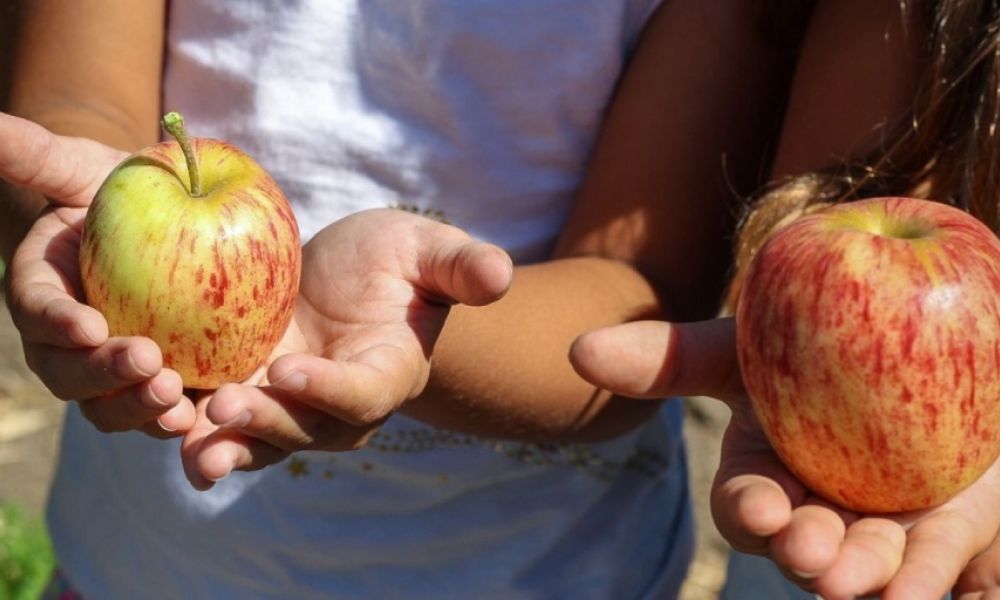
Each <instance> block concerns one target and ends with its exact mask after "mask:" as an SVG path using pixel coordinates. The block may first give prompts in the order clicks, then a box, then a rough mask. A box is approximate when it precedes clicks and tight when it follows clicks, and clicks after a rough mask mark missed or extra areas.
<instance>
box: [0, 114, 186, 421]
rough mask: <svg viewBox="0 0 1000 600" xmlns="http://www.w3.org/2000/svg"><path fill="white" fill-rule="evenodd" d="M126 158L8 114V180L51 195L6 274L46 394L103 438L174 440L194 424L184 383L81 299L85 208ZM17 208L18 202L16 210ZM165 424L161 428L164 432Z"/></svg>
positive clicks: (2, 137) (3, 162)
mask: <svg viewBox="0 0 1000 600" xmlns="http://www.w3.org/2000/svg"><path fill="white" fill-rule="evenodd" d="M124 157H125V153H124V152H121V151H119V150H115V149H113V148H109V147H107V146H104V145H101V144H99V143H97V142H94V141H92V140H87V139H82V138H67V137H62V136H57V135H53V134H51V133H49V132H48V131H46V130H45V129H44V128H42V127H40V126H38V125H36V124H34V123H31V122H30V121H26V120H24V119H19V118H16V117H12V116H10V115H6V114H2V113H0V178H2V179H3V180H5V181H7V182H8V183H10V184H12V185H13V186H16V187H17V188H20V190H18V189H13V190H10V192H11V193H12V194H18V193H23V191H24V190H28V191H31V192H38V193H41V194H44V195H45V196H46V197H47V198H48V199H49V204H50V207H49V208H48V209H46V210H45V212H43V213H42V215H41V216H40V217H39V218H38V220H37V221H36V222H35V223H34V225H33V226H32V227H31V229H30V230H29V232H28V234H27V236H26V237H25V239H24V240H23V241H22V242H21V244H20V245H19V246H18V248H17V251H16V252H15V254H14V257H13V259H12V260H11V263H10V264H9V265H8V266H7V276H6V298H7V304H8V306H9V308H10V312H11V316H12V318H13V320H14V324H15V326H16V327H17V329H18V331H19V332H20V334H21V340H22V343H23V345H24V355H25V359H26V361H27V363H28V365H29V366H30V367H31V369H32V370H33V371H34V372H35V373H36V374H37V375H38V376H39V378H40V379H41V380H42V382H43V383H44V384H45V385H46V387H48V389H49V390H50V391H51V392H52V393H53V394H55V395H56V396H58V397H59V398H63V399H67V400H68V399H73V400H76V401H77V402H78V403H79V405H80V409H81V411H82V412H83V414H84V416H86V417H87V418H88V419H89V420H90V421H91V422H92V423H94V425H95V426H96V427H97V428H98V429H99V430H101V431H105V432H110V431H125V430H131V429H139V430H142V431H145V432H146V433H149V434H150V435H154V436H156V437H169V436H171V435H179V433H177V434H171V433H169V432H167V431H166V430H165V429H164V428H169V429H173V430H175V431H177V432H182V431H184V430H185V429H187V428H189V427H190V426H191V424H192V423H193V420H194V409H193V406H192V404H191V403H190V401H188V400H186V399H183V398H182V385H181V380H180V377H179V376H178V375H177V373H175V372H173V371H169V370H166V369H163V368H162V358H161V356H160V350H159V348H157V346H156V344H154V343H153V342H152V341H151V340H149V339H145V338H114V337H109V336H108V325H107V322H106V321H105V320H104V317H103V316H101V314H100V313H99V312H98V311H96V310H94V309H93V308H91V307H89V306H86V305H85V304H83V303H82V302H81V301H80V299H81V298H82V294H81V292H80V272H79V258H78V251H79V244H80V231H81V227H82V225H83V219H84V216H85V215H86V210H87V209H86V207H87V206H88V205H89V204H90V201H91V199H92V198H93V197H94V194H95V193H96V192H97V189H98V188H99V187H100V184H101V182H103V181H104V178H105V177H106V176H107V174H108V173H109V172H110V171H111V169H112V168H114V166H115V165H116V164H117V163H118V162H119V161H120V160H121V159H122V158H124ZM9 201H13V200H9ZM157 419H159V420H160V422H162V423H163V427H161V426H160V425H158V424H157Z"/></svg>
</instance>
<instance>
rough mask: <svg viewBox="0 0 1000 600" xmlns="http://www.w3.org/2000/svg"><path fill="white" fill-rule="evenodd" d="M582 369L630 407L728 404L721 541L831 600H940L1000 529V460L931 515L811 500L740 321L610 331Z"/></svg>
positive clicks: (718, 480) (717, 496)
mask: <svg viewBox="0 0 1000 600" xmlns="http://www.w3.org/2000/svg"><path fill="white" fill-rule="evenodd" d="M571 358H572V360H573V362H574V365H575V366H576V368H577V370H578V371H579V372H580V374H581V375H582V376H583V377H585V378H586V379H588V380H589V381H591V382H593V383H595V384H597V385H600V386H602V387H605V388H607V389H610V390H613V391H615V392H618V393H620V394H622V395H625V396H631V397H636V398H647V397H664V396H701V395H704V396H712V397H715V398H719V399H720V400H723V401H725V402H726V403H727V404H728V405H729V407H730V408H731V409H732V418H731V421H730V424H729V426H728V428H727V430H726V432H725V435H724V438H723V442H722V443H723V445H722V455H721V460H720V464H719V469H718V471H717V474H716V477H715V481H714V484H713V488H712V494H711V502H712V513H713V517H714V519H715V522H716V525H717V526H718V528H719V531H720V533H721V534H722V535H723V537H725V538H726V540H727V541H729V543H730V544H732V545H733V547H734V548H736V549H737V550H741V551H744V552H749V553H754V554H761V555H765V556H768V557H770V558H771V559H772V560H774V562H775V563H776V564H777V565H778V566H779V567H780V568H781V569H782V571H783V572H784V573H785V574H786V576H787V577H789V578H790V579H792V580H793V581H796V582H797V583H798V584H799V585H800V586H802V587H803V588H805V589H809V590H814V591H816V592H818V593H819V594H820V595H821V596H822V597H824V598H827V599H830V600H835V599H838V598H854V597H856V596H860V595H864V594H872V593H876V592H880V593H881V595H882V597H883V598H890V599H894V598H896V599H900V600H903V599H906V600H910V599H923V598H926V599H929V600H937V599H939V598H941V597H943V596H944V595H945V594H946V593H947V592H948V590H949V588H950V587H951V586H952V585H953V584H954V582H955V581H956V579H957V578H958V577H959V575H960V574H961V573H962V571H963V569H965V568H966V565H967V564H968V563H969V561H970V560H971V559H972V558H973V557H975V556H976V555H977V554H978V553H979V552H980V551H982V550H983V549H984V548H986V547H987V546H988V545H989V544H990V542H991V541H993V539H994V537H995V536H996V535H997V532H998V529H1000V461H998V463H995V464H994V465H993V466H992V467H991V468H990V469H989V470H988V471H987V472H986V473H985V474H984V475H983V476H982V477H980V479H979V480H978V481H976V482H975V483H974V484H972V485H971V486H970V487H968V488H966V489H965V490H964V491H963V492H962V493H960V494H959V495H957V496H955V497H954V498H952V499H951V500H950V501H948V502H947V503H945V504H943V505H941V506H938V507H936V508H933V509H930V510H926V511H921V512H915V513H909V514H894V515H861V514H858V513H855V512H851V511H846V510H843V509H840V508H838V507H836V506H834V505H832V504H830V503H828V502H826V501H825V500H823V499H822V498H819V497H817V496H815V495H813V494H812V493H810V492H809V491H808V490H807V489H806V488H805V486H804V485H803V484H802V483H801V482H800V481H799V480H798V479H797V478H796V477H795V476H794V475H793V474H792V473H790V472H789V471H788V470H787V469H786V468H785V466H784V465H783V464H782V462H781V460H780V459H779V458H778V456H777V454H776V453H775V452H774V450H773V449H772V448H771V445H770V444H769V443H768V441H767V438H766V437H765V436H764V434H763V432H762V430H761V428H760V425H759V424H758V422H757V420H756V418H755V416H754V414H753V411H752V409H751V408H750V405H749V401H748V399H747V397H746V394H745V392H744V390H743V386H742V382H741V380H740V377H739V366H738V363H737V359H736V343H735V325H734V321H733V320H732V319H718V320H714V321H709V322H704V323H694V324H685V325H671V324H667V323H660V322H641V323H631V324H628V325H624V326H620V327H616V328H609V329H604V330H598V331H595V332H591V333H588V334H586V335H585V336H582V337H581V338H580V339H578V340H577V342H576V344H575V345H574V347H573V351H572V353H571Z"/></svg>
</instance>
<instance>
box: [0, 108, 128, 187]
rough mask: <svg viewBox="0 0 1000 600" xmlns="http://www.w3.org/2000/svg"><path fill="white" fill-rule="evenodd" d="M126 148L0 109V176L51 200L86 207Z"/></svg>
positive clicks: (123, 154)
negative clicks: (63, 132) (57, 129)
mask: <svg viewBox="0 0 1000 600" xmlns="http://www.w3.org/2000/svg"><path fill="white" fill-rule="evenodd" d="M125 156H126V153H125V152H122V151H120V150H116V149H114V148H110V147H108V146H105V145H103V144H100V143H98V142H95V141H94V140H89V139H86V138H73V137H63V136H59V135H55V134H54V133H52V132H50V131H49V130H47V129H45V128H44V127H42V126H41V125H38V124H37V123H34V122H32V121H29V120H27V119H22V118H19V117H15V116H13V115H8V114H5V113H0V179H3V180H5V181H7V182H8V183H11V184H13V185H15V186H17V187H21V188H24V189H28V190H31V191H34V192H39V193H41V194H44V195H45V196H47V197H48V198H50V199H51V201H53V203H55V204H60V205H65V206H87V205H89V204H90V202H91V200H92V199H93V197H94V195H95V194H96V193H97V190H98V189H99V188H100V186H101V183H102V182H103V181H104V179H105V177H107V175H108V173H110V172H111V169H113V168H114V167H115V165H116V164H118V162H119V161H121V160H122V159H123V158H125Z"/></svg>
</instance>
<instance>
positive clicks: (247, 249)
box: [80, 113, 301, 389]
mask: <svg viewBox="0 0 1000 600" xmlns="http://www.w3.org/2000/svg"><path fill="white" fill-rule="evenodd" d="M164 127H165V128H166V129H167V130H168V132H170V133H171V134H172V135H174V137H175V138H177V141H173V140H171V141H166V142H162V143H159V144H156V145H154V146H151V147H148V148H145V149H143V150H140V151H139V152H138V153H136V154H134V155H132V156H130V157H128V158H127V159H125V160H124V161H123V162H122V163H121V164H120V165H118V166H117V167H116V168H115V169H114V170H113V171H112V172H111V174H110V175H109V176H108V178H107V179H106V180H105V181H104V183H103V185H102V186H101V188H100V191H99V192H98V193H97V196H96V197H95V198H94V201H93V203H92V204H91V206H90V208H89V210H88V212H87V216H86V220H85V222H84V229H83V237H82V240H81V246H80V273H81V277H82V284H83V291H84V294H85V297H86V301H87V303H88V304H90V305H91V306H93V307H94V308H97V309H98V310H99V311H100V312H101V313H102V314H103V315H104V317H105V318H106V319H107V322H108V327H109V330H110V332H111V334H112V335H116V336H132V335H138V336H147V337H149V338H152V339H153V340H154V341H155V342H156V343H157V344H158V345H159V346H160V348H161V350H162V352H163V361H164V365H165V366H167V367H170V368H172V369H175V370H176V371H178V372H179V373H180V375H181V377H182V379H183V380H184V384H185V386H188V387H193V388H204V389H210V388H215V387H218V386H219V385H221V384H222V383H225V382H229V381H241V380H243V379H245V378H247V377H248V376H249V375H250V374H251V373H252V372H253V371H254V370H255V369H256V368H257V367H259V366H260V365H261V363H262V362H263V361H264V360H265V359H266V358H267V356H268V354H270V352H271V351H272V350H273V349H274V347H275V346H276V345H277V343H278V341H279V340H280V339H281V336H282V335H283V334H284V332H285V330H286V328H287V326H288V323H289V321H290V319H291V316H292V311H293V308H294V303H295V297H296V295H297V293H298V284H299V271H300V265H301V243H300V241H299V230H298V225H297V224H296V220H295V216H294V214H293V213H292V210H291V207H290V206H289V204H288V201H287V200H286V199H285V197H284V195H283V194H282V192H281V190H280V189H279V188H278V185H277V184H276V183H275V182H274V180H273V179H272V178H271V177H270V176H269V175H268V173H267V172H266V171H265V170H264V169H263V168H261V166H260V165H258V164H257V163H256V162H255V161H254V160H253V159H252V158H251V157H250V156H248V155H247V154H245V153H244V152H242V151H241V150H239V149H238V148H236V147H234V146H232V145H230V144H227V143H225V142H222V141H218V140H211V139H198V138H194V139H191V140H189V139H188V138H187V136H186V134H185V133H184V130H183V121H182V120H181V118H180V117H179V115H177V114H176V113H171V114H169V115H167V116H166V117H164Z"/></svg>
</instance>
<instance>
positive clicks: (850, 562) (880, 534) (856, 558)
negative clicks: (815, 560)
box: [813, 518, 906, 600]
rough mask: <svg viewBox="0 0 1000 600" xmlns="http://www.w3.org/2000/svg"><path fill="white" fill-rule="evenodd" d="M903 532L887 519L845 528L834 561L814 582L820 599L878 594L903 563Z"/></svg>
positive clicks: (862, 520)
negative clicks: (844, 533)
mask: <svg viewBox="0 0 1000 600" xmlns="http://www.w3.org/2000/svg"><path fill="white" fill-rule="evenodd" d="M905 547H906V531H905V530H904V529H903V527H902V526H901V525H899V523H896V522H895V521H892V520H889V519H881V518H863V519H859V520H857V521H855V522H854V523H851V524H850V526H848V528H847V532H846V535H845V536H844V542H843V543H842V544H841V545H840V550H839V553H838V556H837V559H836V561H835V562H834V563H833V565H832V566H830V568H829V569H827V570H826V572H824V573H823V574H821V575H819V577H817V578H816V580H815V581H814V582H813V584H814V586H815V589H816V591H817V592H819V594H820V596H822V597H823V598H829V599H830V600H835V599H837V598H856V597H858V596H863V595H872V594H876V593H878V591H879V590H881V589H882V588H884V587H885V586H886V584H887V583H889V580H890V579H891V578H892V576H893V575H895V573H896V571H897V570H898V569H899V566H900V565H901V564H902V562H903V551H904V549H905Z"/></svg>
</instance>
